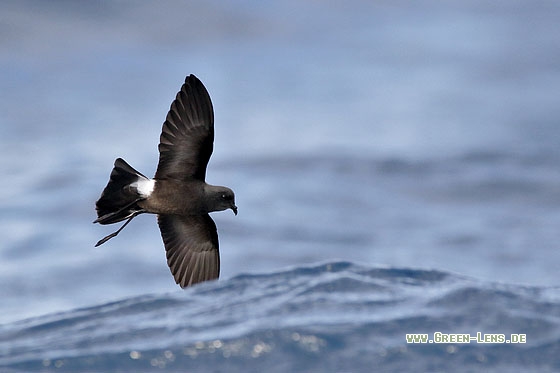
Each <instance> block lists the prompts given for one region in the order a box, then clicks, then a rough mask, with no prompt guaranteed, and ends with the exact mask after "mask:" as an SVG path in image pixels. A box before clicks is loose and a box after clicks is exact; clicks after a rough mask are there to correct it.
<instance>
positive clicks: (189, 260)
mask: <svg viewBox="0 0 560 373" xmlns="http://www.w3.org/2000/svg"><path fill="white" fill-rule="evenodd" d="M158 224H159V229H160V231H161V237H162V238H163V243H164V245H165V251H166V253H167V264H168V265H169V269H171V273H172V274H173V277H174V278H175V282H176V283H177V284H179V286H181V287H182V288H184V287H187V286H190V285H193V284H196V283H198V282H202V281H208V280H213V279H216V278H218V276H219V275H220V254H219V252H218V233H217V231H216V224H215V223H214V221H213V220H212V218H210V216H209V215H208V214H204V215H191V216H178V215H158Z"/></svg>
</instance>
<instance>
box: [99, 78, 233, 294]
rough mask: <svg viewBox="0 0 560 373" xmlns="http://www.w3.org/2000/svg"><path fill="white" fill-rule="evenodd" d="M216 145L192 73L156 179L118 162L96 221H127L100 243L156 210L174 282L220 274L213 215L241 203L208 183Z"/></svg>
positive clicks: (170, 120) (206, 103)
mask: <svg viewBox="0 0 560 373" xmlns="http://www.w3.org/2000/svg"><path fill="white" fill-rule="evenodd" d="M213 147H214V110H213V108H212V102H211V100H210V96H209V95H208V91H206V88H205V87H204V85H203V84H202V82H201V81H200V80H199V79H198V78H197V77H196V76H194V75H189V76H187V78H186V79H185V84H183V86H182V87H181V90H180V91H179V93H177V97H176V98H175V100H174V101H173V103H172V104H171V108H170V109H169V113H168V114H167V118H166V119H165V122H164V123H163V128H162V131H161V136H160V140H159V146H158V149H159V163H158V167H157V171H156V174H155V176H154V178H153V179H150V178H148V177H146V176H144V175H142V174H141V173H140V172H138V171H136V170H135V169H134V168H132V167H131V166H130V165H129V164H128V163H126V162H125V161H124V160H123V159H122V158H118V159H117V160H116V161H115V164H114V167H113V170H112V171H111V176H110V179H109V183H108V184H107V186H106V187H105V189H104V190H103V192H102V193H101V197H99V200H98V201H97V202H96V203H95V208H96V211H97V219H96V220H95V221H94V223H99V224H114V223H118V222H120V221H123V220H126V222H125V223H124V224H123V225H122V226H121V227H120V228H119V229H118V230H117V231H116V232H114V233H112V234H110V235H108V236H106V237H105V238H103V239H101V240H99V241H98V242H97V244H96V245H95V246H99V245H102V244H104V243H105V242H107V241H108V240H110V239H111V238H113V237H115V236H116V235H118V234H119V232H120V231H122V230H123V229H124V227H126V225H127V224H128V223H130V221H131V220H132V219H134V217H136V216H138V215H139V214H143V213H151V214H157V222H158V225H159V229H160V231H161V237H162V238H163V243H164V246H165V251H166V256H167V264H168V265H169V268H170V270H171V273H172V274H173V277H174V278H175V282H176V283H177V284H179V285H180V286H181V287H183V288H184V287H187V286H190V285H193V284H196V283H198V282H202V281H208V280H213V279H216V278H218V276H219V275H220V255H219V250H218V247H219V244H218V233H217V230H216V224H215V223H214V221H213V220H212V218H211V217H210V216H209V215H208V213H210V212H213V211H223V210H226V209H231V210H232V211H233V212H234V214H235V215H237V206H235V195H234V193H233V191H232V190H231V189H229V188H227V187H223V186H214V185H210V184H207V183H206V181H205V178H206V166H207V165H208V161H209V160H210V156H211V155H212V150H213Z"/></svg>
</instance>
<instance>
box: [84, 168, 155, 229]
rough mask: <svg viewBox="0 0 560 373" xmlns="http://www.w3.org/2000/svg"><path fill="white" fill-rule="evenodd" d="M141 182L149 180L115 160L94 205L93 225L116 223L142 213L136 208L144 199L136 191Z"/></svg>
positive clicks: (140, 209)
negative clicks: (108, 177)
mask: <svg viewBox="0 0 560 373" xmlns="http://www.w3.org/2000/svg"><path fill="white" fill-rule="evenodd" d="M143 182H150V179H148V178H147V177H146V176H144V175H142V174H141V173H140V172H138V171H136V170H135V169H134V168H132V167H131V166H130V165H129V164H128V163H126V162H125V161H124V160H123V159H122V158H117V160H115V166H114V167H113V171H111V177H110V179H109V183H108V184H107V186H106V187H105V189H103V192H102V193H101V197H99V200H97V202H96V203H95V209H96V210H97V219H96V220H95V221H94V223H99V224H113V223H118V222H119V221H123V220H125V219H128V218H131V217H134V216H136V215H138V214H141V213H142V212H144V210H142V208H140V207H139V206H138V202H139V201H141V200H143V199H145V198H146V195H143V194H142V193H140V192H139V191H138V185H139V184H142V183H143Z"/></svg>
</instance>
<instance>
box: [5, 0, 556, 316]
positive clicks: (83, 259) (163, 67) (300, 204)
mask: <svg viewBox="0 0 560 373" xmlns="http://www.w3.org/2000/svg"><path fill="white" fill-rule="evenodd" d="M559 21H560V4H559V3H557V2H555V1H541V0H536V1H534V0H531V1H529V0H519V1H512V0H503V1H476V0H475V1H469V2H463V3H458V2H442V1H437V0H427V1H422V2H418V3H410V2H405V1H394V0H391V1H389V0H387V1H383V0H382V1H358V0H356V1H331V2H319V1H312V0H303V1H302V0H298V1H283V2H275V1H255V0H246V1H236V2H221V1H189V2H184V1H179V0H177V1H165V2H148V1H126V0H123V1H116V0H115V1H108V0H98V1H89V2H75V1H69V0H67V1H65V0H57V1H49V2H45V1H39V0H36V1H32V0H25V1H15V0H13V1H4V2H2V5H1V12H0V43H1V49H0V87H1V92H2V93H1V94H0V132H1V135H0V149H1V151H2V157H0V172H1V174H2V189H1V193H0V221H1V222H2V223H1V224H0V235H1V237H2V240H1V241H0V297H1V298H2V302H1V303H0V323H6V322H10V321H13V320H17V319H22V318H24V317H29V316H35V315H40V314H45V313H48V312H53V311H60V310H68V309H73V308H76V307H82V306H88V305H94V304H99V303H104V302H107V301H111V300H116V299H121V298H125V297H130V296H134V295H138V294H146V293H161V292H170V291H171V292H179V291H180V290H179V288H178V287H177V286H176V285H175V284H174V281H173V278H172V276H171V274H170V272H169V269H168V267H167V265H166V261H165V252H164V249H163V243H162V241H161V238H160V233H159V230H158V228H157V224H156V221H155V217H154V216H152V215H145V216H140V217H138V218H136V219H135V220H134V222H133V223H131V224H130V225H129V226H128V227H127V228H126V229H125V230H124V231H123V232H122V233H121V234H120V235H119V236H118V237H117V238H115V239H113V240H111V241H109V242H108V243H106V244H105V245H103V246H101V247H98V248H94V244H95V243H96V242H97V240H98V239H100V238H102V237H103V236H105V235H107V234H109V233H110V232H112V231H114V230H115V229H116V228H118V226H99V225H93V224H92V221H93V220H94V219H95V218H96V216H95V209H94V203H95V201H96V199H97V198H98V197H99V195H100V193H101V190H102V189H103V188H104V186H105V185H106V183H107V181H108V178H109V173H110V171H111V168H112V164H113V161H114V159H115V158H117V157H123V158H124V159H125V160H127V161H128V162H129V163H130V164H131V165H132V166H133V167H135V168H136V169H138V170H139V171H140V172H142V173H144V174H146V175H153V173H154V172H155V169H156V166H157V161H158V153H157V144H158V141H159V134H160V131H161V125H162V123H163V121H164V119H165V116H166V114H167V110H168V109H169V106H170V104H171V101H172V100H173V99H174V97H175V94H176V92H177V91H178V90H179V89H180V87H181V84H182V83H183V81H184V79H185V76H186V75H188V74H191V73H194V74H195V75H197V76H198V77H199V78H200V79H201V80H202V81H203V82H204V84H205V85H206V87H207V89H208V91H209V92H210V95H211V97H212V100H213V103H214V110H215V129H216V139H215V150H214V155H213V157H212V159H211V160H210V164H209V169H208V172H207V181H208V182H210V183H212V184H218V185H227V186H229V187H231V188H232V189H233V190H234V191H235V192H236V196H237V205H238V207H239V215H238V216H237V217H235V216H233V214H231V212H223V213H215V214H213V218H214V219H215V221H216V223H217V226H218V231H219V234H220V250H221V258H222V272H221V278H222V281H223V280H227V279H228V278H231V277H233V276H236V275H239V274H242V273H267V272H272V271H278V270H281V269H285V268H288V267H296V266H300V265H307V264H310V263H316V262H323V261H330V260H347V261H353V262H356V263H361V264H368V265H372V266H388V267H411V268H420V269H438V270H442V271H451V272H456V273H460V274H463V275H467V276H472V277H474V278H478V279H485V280H491V281H498V282H506V283H520V284H530V285H558V268H559V267H558V265H559V263H560V250H559V242H560V230H559V228H558V226H559V224H560V209H559V205H560V172H559V170H560V150H559V149H560V123H559V121H558V118H560V94H559V93H560V92H559V90H560V32H558V27H559V26H558V25H559Z"/></svg>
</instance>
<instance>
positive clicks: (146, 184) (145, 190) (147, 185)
mask: <svg viewBox="0 0 560 373" xmlns="http://www.w3.org/2000/svg"><path fill="white" fill-rule="evenodd" d="M155 185H156V181H155V180H154V179H138V181H136V182H134V183H132V184H130V186H131V187H133V188H136V190H137V191H138V194H140V195H141V196H142V197H149V196H150V194H152V192H153V191H154V186H155Z"/></svg>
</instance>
